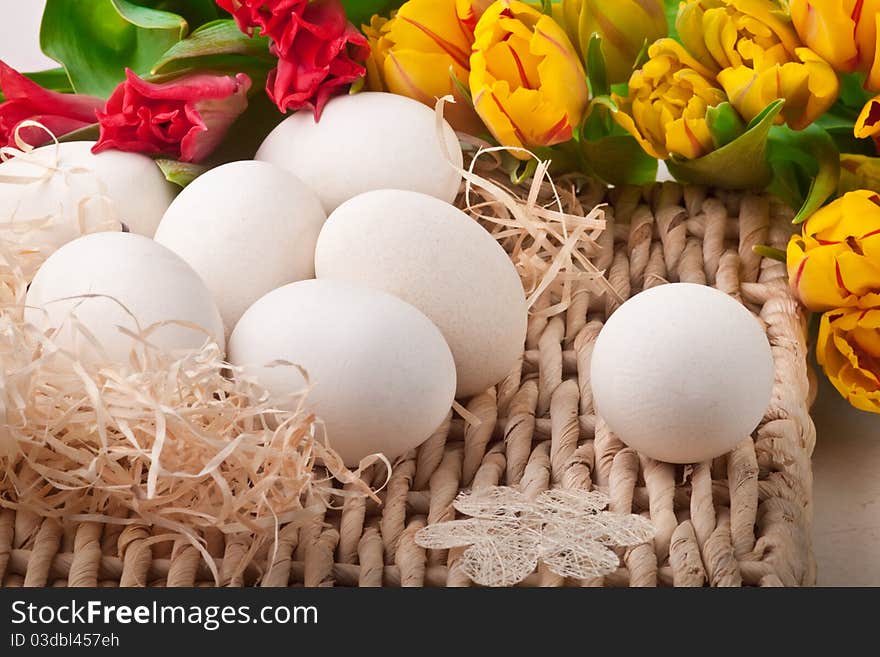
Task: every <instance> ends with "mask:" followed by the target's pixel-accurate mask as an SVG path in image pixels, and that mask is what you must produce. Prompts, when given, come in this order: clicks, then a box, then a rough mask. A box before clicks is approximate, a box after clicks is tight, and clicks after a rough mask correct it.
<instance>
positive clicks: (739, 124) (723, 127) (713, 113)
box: [706, 103, 746, 149]
mask: <svg viewBox="0 0 880 657" xmlns="http://www.w3.org/2000/svg"><path fill="white" fill-rule="evenodd" d="M706 123H707V124H708V125H709V132H711V133H712V141H713V142H714V144H715V148H716V149H717V148H722V147H723V146H727V144H729V143H730V142H732V141H734V140H735V139H736V138H737V137H739V136H740V135H742V133H743V132H745V130H746V125H745V123H744V122H743V120H742V117H741V116H740V115H739V112H737V111H736V110H735V109H734V108H733V105H731V104H730V103H721V104H720V105H716V106H715V107H710V108H709V109H708V110H707V111H706Z"/></svg>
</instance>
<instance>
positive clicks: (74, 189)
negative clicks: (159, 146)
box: [0, 141, 174, 255]
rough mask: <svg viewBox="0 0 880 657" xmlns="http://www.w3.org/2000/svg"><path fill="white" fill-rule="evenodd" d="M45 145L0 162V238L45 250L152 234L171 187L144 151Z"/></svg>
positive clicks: (83, 144) (88, 144) (77, 143)
mask: <svg viewBox="0 0 880 657" xmlns="http://www.w3.org/2000/svg"><path fill="white" fill-rule="evenodd" d="M94 144H95V142H92V141H75V142H69V143H63V144H49V145H48V146H42V147H40V148H37V149H34V150H33V151H31V152H30V153H25V154H21V155H18V156H16V157H13V158H11V159H9V160H7V161H5V162H3V163H0V239H2V240H3V241H6V242H11V243H13V244H18V245H22V246H25V247H28V248H31V249H35V248H36V249H39V250H41V251H42V252H43V253H44V254H45V255H48V254H49V253H51V252H52V251H54V250H55V249H57V248H58V247H60V246H62V245H63V244H66V243H67V242H69V241H71V240H73V239H76V238H77V237H80V236H82V235H85V234H89V233H94V232H99V231H119V230H122V229H123V228H124V229H126V230H128V231H130V232H132V233H137V234H139V235H145V236H147V237H152V236H153V235H154V233H155V232H156V227H157V226H158V225H159V220H160V219H161V218H162V214H163V213H164V212H165V210H166V209H167V208H168V206H169V204H170V203H171V201H172V199H173V198H174V188H173V186H172V185H171V184H170V183H169V182H168V181H166V180H165V177H164V175H163V174H162V172H161V171H160V170H159V167H157V166H156V163H155V162H154V161H153V160H152V159H150V158H149V157H146V156H144V155H140V154H137V153H124V152H121V151H105V152H103V153H98V154H94V153H92V151H91V149H92V146H94Z"/></svg>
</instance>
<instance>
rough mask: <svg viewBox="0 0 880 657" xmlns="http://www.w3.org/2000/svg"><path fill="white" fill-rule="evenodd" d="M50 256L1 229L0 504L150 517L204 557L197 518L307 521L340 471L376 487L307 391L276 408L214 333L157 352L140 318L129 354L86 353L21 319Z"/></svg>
mask: <svg viewBox="0 0 880 657" xmlns="http://www.w3.org/2000/svg"><path fill="white" fill-rule="evenodd" d="M7 182H8V181H7ZM22 184H27V183H26V182H23V183H22ZM8 235H9V234H8V233H7V236H8ZM44 257H45V256H44V255H43V254H42V252H41V251H40V250H39V249H28V248H26V247H24V248H23V247H22V246H21V244H20V243H17V242H15V241H14V236H13V241H0V507H6V508H11V509H16V510H28V511H32V512H34V513H36V514H37V515H39V516H41V517H55V518H63V519H65V520H70V521H79V522H87V521H94V522H104V523H117V524H131V523H137V522H146V523H152V524H155V525H157V526H160V527H164V528H166V529H168V530H169V531H170V532H172V533H176V534H179V535H182V536H185V537H187V538H188V539H189V540H190V541H192V542H193V544H194V545H195V546H196V547H197V548H198V549H199V550H200V551H202V552H203V554H205V556H207V553H205V552H204V548H203V546H202V545H201V543H200V542H199V539H198V536H197V532H196V530H198V529H200V528H206V527H216V528H218V529H220V530H221V531H223V532H241V531H247V532H252V533H254V534H256V535H269V534H271V533H272V532H274V531H277V528H278V527H279V525H280V524H282V523H297V522H306V521H307V520H308V519H310V518H311V517H313V515H314V514H315V513H317V512H320V511H321V509H315V508H304V501H305V500H306V499H315V498H316V497H317V498H319V499H326V498H327V497H329V495H330V494H331V493H333V494H335V489H334V480H335V482H341V483H343V484H350V486H348V487H347V490H346V494H351V495H374V492H373V491H371V490H370V489H369V487H368V486H367V485H366V484H365V483H363V482H362V480H361V478H360V474H361V473H360V471H358V472H351V471H349V470H348V469H346V468H345V467H344V466H343V464H342V462H341V460H340V459H339V457H338V456H337V455H336V454H335V453H333V452H332V451H331V450H329V449H327V448H326V447H324V446H323V444H322V442H321V441H319V440H316V439H315V436H316V430H318V429H320V422H319V421H318V420H316V418H315V417H314V416H312V415H310V414H309V413H307V412H306V411H305V410H303V407H302V399H301V398H300V399H299V402H300V403H299V405H298V408H297V410H295V411H279V410H277V409H276V408H273V407H271V406H270V405H269V402H268V401H267V400H268V397H269V396H268V394H267V393H266V392H265V391H264V390H263V389H261V388H260V387H259V386H258V385H257V384H256V383H255V382H253V381H249V380H247V379H246V378H244V377H240V376H231V375H230V374H235V372H234V370H233V369H232V368H230V366H229V365H228V364H227V363H225V362H224V360H223V354H222V353H221V351H220V349H219V348H218V347H217V346H216V345H215V344H212V343H210V342H208V341H206V344H205V346H204V348H203V349H201V350H200V351H189V352H182V353H176V354H169V353H164V352H162V351H161V350H159V349H158V348H156V347H154V346H153V345H151V344H150V333H151V329H153V330H154V329H155V328H157V327H148V328H147V329H145V330H144V331H143V332H141V333H140V334H139V335H131V337H132V338H133V339H134V344H135V347H134V348H133V350H132V354H131V358H130V360H129V362H128V363H121V364H118V365H113V366H112V367H107V366H105V367H98V366H95V365H89V364H88V363H87V362H80V360H78V359H77V357H76V356H75V355H74V354H72V353H69V352H67V351H65V350H64V349H63V348H61V347H60V346H59V344H57V343H56V342H55V341H54V339H53V335H52V334H51V333H50V334H44V333H41V332H40V331H39V330H38V329H36V328H35V327H34V326H33V325H30V324H28V323H27V322H26V321H25V318H24V303H25V294H26V291H27V286H28V283H29V282H30V280H31V279H32V278H33V275H34V274H35V272H36V270H37V268H38V267H39V265H40V264H41V262H42V260H43V259H44ZM71 323H72V326H74V328H78V330H80V331H82V332H83V335H84V337H86V338H87V339H91V338H90V336H89V335H88V334H87V332H86V331H85V329H84V327H81V326H78V325H77V323H76V319H75V318H71ZM120 330H122V329H120ZM293 406H297V404H296V403H294V404H293ZM316 463H319V464H320V468H317V467H316ZM366 465H367V464H366V463H365V467H366ZM337 485H338V483H337ZM207 561H208V563H209V564H211V563H213V561H212V560H211V559H210V558H208V559H207Z"/></svg>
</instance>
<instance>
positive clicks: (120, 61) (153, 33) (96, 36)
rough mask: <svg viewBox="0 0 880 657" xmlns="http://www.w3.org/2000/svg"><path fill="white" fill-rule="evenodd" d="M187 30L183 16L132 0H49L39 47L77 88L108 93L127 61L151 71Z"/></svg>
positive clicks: (136, 69) (122, 76)
mask: <svg viewBox="0 0 880 657" xmlns="http://www.w3.org/2000/svg"><path fill="white" fill-rule="evenodd" d="M187 30H188V26H187V23H186V21H185V20H184V19H183V18H182V17H181V16H179V15H177V14H172V13H170V12H166V11H160V10H156V9H151V8H149V7H143V6H141V5H137V4H134V3H132V2H129V1H128V0H88V2H85V1H73V0H47V2H46V9H45V11H44V12H43V21H42V24H41V26H40V47H41V48H42V49H43V52H44V53H46V55H48V56H49V57H51V58H52V59H54V60H55V61H57V62H59V63H60V64H61V65H62V66H63V67H64V70H65V71H66V72H67V75H68V76H69V77H70V82H71V85H72V87H73V89H74V90H75V91H76V92H77V93H83V94H90V95H93V96H102V97H107V96H109V95H110V93H111V92H112V91H113V89H114V88H115V87H116V85H117V84H119V83H120V82H122V81H123V80H124V79H125V68H126V67H127V68H130V69H132V70H133V71H134V72H135V73H138V74H140V75H143V74H146V73H148V72H149V71H150V69H151V68H152V67H153V64H154V63H155V62H156V60H158V59H159V58H160V57H161V56H162V55H163V54H164V53H165V52H167V51H168V49H169V48H171V46H172V45H174V44H175V43H177V42H178V41H180V39H182V38H183V37H184V36H185V35H186V33H187Z"/></svg>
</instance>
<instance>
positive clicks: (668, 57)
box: [614, 38, 727, 160]
mask: <svg viewBox="0 0 880 657" xmlns="http://www.w3.org/2000/svg"><path fill="white" fill-rule="evenodd" d="M619 100H620V104H621V111H619V112H615V113H614V118H615V119H616V120H617V122H618V123H619V124H620V125H621V126H622V127H623V128H624V129H626V130H627V131H628V132H629V133H630V134H632V135H633V136H634V137H635V138H636V139H637V140H638V141H639V143H640V144H641V145H642V148H643V149H644V150H645V152H647V153H648V154H649V155H651V156H652V157H656V158H658V159H663V160H665V159H668V158H669V157H670V156H672V155H676V156H678V157H683V158H687V159H694V158H698V157H701V156H703V155H706V154H707V153H709V152H710V151H712V150H713V149H714V143H713V140H712V134H711V132H710V131H709V125H708V124H707V123H706V110H708V109H709V108H710V107H715V106H716V105H720V104H721V103H723V102H725V101H726V100H727V98H726V97H725V95H724V92H723V91H722V90H721V89H719V88H717V87H716V86H715V85H714V83H713V81H712V71H710V70H708V69H707V68H705V67H704V66H703V65H702V64H700V63H699V62H698V61H696V60H695V59H694V58H693V57H691V56H690V54H688V53H687V51H685V49H684V48H683V47H682V46H681V44H679V43H678V42H677V41H674V40H673V39H668V38H667V39H660V40H659V41H656V42H655V43H654V44H652V45H651V47H650V48H649V49H648V61H647V62H645V64H644V65H643V66H642V68H641V69H640V70H638V71H636V72H635V73H633V75H632V77H631V78H630V80H629V97H628V98H626V99H619Z"/></svg>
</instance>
